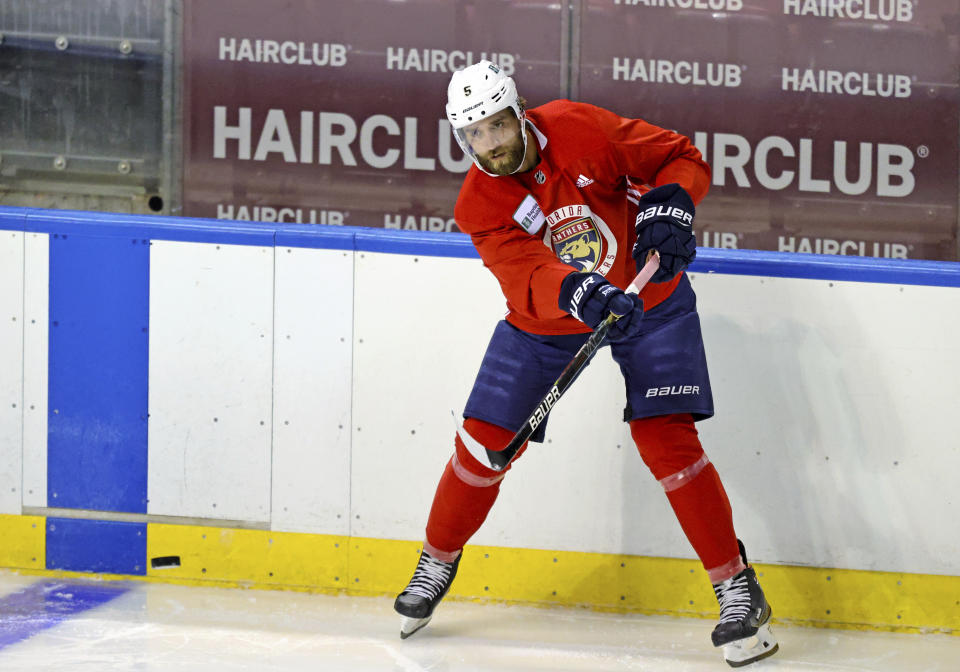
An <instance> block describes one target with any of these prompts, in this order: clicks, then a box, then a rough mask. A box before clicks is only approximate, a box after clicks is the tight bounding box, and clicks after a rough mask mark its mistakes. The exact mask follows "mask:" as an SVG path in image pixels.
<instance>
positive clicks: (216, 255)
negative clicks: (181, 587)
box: [0, 208, 960, 631]
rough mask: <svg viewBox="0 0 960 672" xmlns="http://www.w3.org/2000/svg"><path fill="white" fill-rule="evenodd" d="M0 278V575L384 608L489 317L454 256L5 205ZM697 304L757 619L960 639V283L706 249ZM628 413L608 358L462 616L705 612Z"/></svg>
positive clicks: (851, 264) (404, 244) (429, 242)
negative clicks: (9, 571) (351, 600)
mask: <svg viewBox="0 0 960 672" xmlns="http://www.w3.org/2000/svg"><path fill="white" fill-rule="evenodd" d="M7 234H9V236H8V235H7ZM8 238H9V240H8ZM0 259H3V260H5V261H4V264H3V265H2V266H0V273H2V274H3V277H4V283H3V284H2V285H0V311H4V312H2V313H0V318H2V319H3V322H0V343H2V345H3V346H4V347H3V349H2V350H0V353H2V354H0V358H2V359H0V364H2V367H3V372H4V375H3V377H2V378H0V395H6V396H10V397H11V399H12V400H11V401H10V402H9V403H6V402H4V405H5V406H4V407H3V408H0V488H2V490H0V513H3V514H8V515H5V516H3V517H2V519H0V520H2V524H3V526H4V527H3V531H4V535H3V537H4V538H5V539H16V540H17V541H15V542H13V543H12V544H11V546H10V548H8V549H6V550H5V552H6V555H5V556H3V558H2V560H3V561H2V562H0V565H6V566H10V567H18V568H22V569H27V570H43V569H46V570H51V571H60V572H67V573H69V572H74V571H79V572H96V573H102V574H119V575H131V576H140V577H142V578H144V579H145V580H171V581H184V582H217V583H224V584H231V585H246V586H256V587H282V588H292V589H300V590H318V591H346V592H356V593H358V594H389V593H392V592H396V591H397V590H398V589H399V588H400V587H402V585H403V584H404V583H405V582H406V579H407V578H408V576H409V573H410V572H411V570H412V568H413V566H414V564H415V562H416V552H417V549H418V545H417V544H418V543H419V542H418V540H420V539H422V535H423V528H424V525H425V521H426V515H427V512H428V511H429V507H430V502H431V499H432V495H433V490H434V487H435V484H436V480H437V478H438V477H439V475H440V473H441V472H442V470H443V467H444V465H445V463H446V461H447V460H448V459H449V456H450V454H451V452H452V436H453V431H454V417H457V418H459V416H460V412H461V410H462V407H463V404H464V402H465V400H466V397H467V395H468V393H469V390H470V387H471V385H472V382H473V377H474V375H475V373H476V369H477V367H478V366H479V363H480V360H481V358H482V355H483V351H484V348H485V346H486V343H487V341H488V339H489V337H490V334H491V332H492V329H493V327H494V325H495V324H496V322H497V320H498V319H500V318H501V317H502V315H503V312H504V306H503V300H502V297H501V295H500V292H499V287H498V285H497V283H496V281H495V279H494V278H493V277H492V276H491V274H490V273H489V272H488V271H487V270H486V269H484V267H483V265H482V263H481V262H480V260H479V259H478V258H477V256H476V253H475V252H474V251H473V249H472V247H471V246H470V244H469V241H468V240H467V239H466V237H464V236H460V235H433V234H417V233H409V232H389V231H379V230H368V229H351V228H349V227H343V228H339V227H306V226H295V225H267V224H256V223H234V222H219V221H207V220H186V219H176V218H152V217H128V216H121V215H104V214H102V213H101V214H93V213H75V212H65V211H39V210H23V209H13V208H0ZM7 276H9V278H7ZM98 278H99V280H98ZM691 279H692V282H693V285H694V288H695V289H696V291H697V294H698V297H699V309H700V313H701V320H702V323H703V329H704V334H705V339H706V344H707V352H708V358H709V361H710V366H711V378H712V382H713V387H714V394H715V398H716V406H717V415H716V417H715V418H713V419H711V420H709V421H707V422H704V423H701V425H700V426H699V429H700V432H701V437H702V440H703V443H704V446H705V448H706V450H707V453H708V455H709V456H710V459H711V461H712V462H713V463H714V464H716V465H717V468H718V470H719V471H720V473H721V475H722V477H723V479H724V483H725V486H726V488H727V491H728V494H729V496H730V500H731V503H732V506H733V509H734V517H735V521H736V524H737V530H738V533H739V535H740V536H741V537H742V538H744V539H745V541H746V542H747V546H748V551H749V552H750V555H751V558H752V559H753V560H755V561H756V562H757V563H758V567H759V568H760V569H761V571H762V572H763V573H764V579H763V583H764V587H765V589H766V590H767V592H768V593H769V594H770V596H771V601H773V602H774V605H775V608H776V614H777V616H778V617H779V618H782V619H788V620H797V621H803V622H815V623H827V624H837V625H845V626H851V627H880V628H895V629H897V628H899V629H905V630H924V629H944V630H948V631H960V615H958V612H957V605H956V596H957V595H960V579H958V577H957V576H956V573H957V572H956V566H955V562H954V560H953V559H954V558H955V557H956V555H957V553H958V551H960V548H958V544H960V540H958V539H957V538H955V535H949V534H946V535H945V534H943V533H942V531H943V530H952V529H954V527H955V521H956V519H957V516H958V513H960V511H958V510H957V509H958V507H960V505H958V503H957V502H956V501H955V500H953V499H951V498H950V497H949V493H950V492H951V491H952V486H953V484H952V481H951V478H950V477H951V474H953V473H956V472H957V470H958V469H960V450H958V446H957V441H956V440H955V438H954V436H953V432H952V428H951V426H950V424H948V422H945V421H944V418H948V417H949V410H950V409H952V408H956V407H958V405H960V392H958V390H957V388H956V386H955V384H953V380H954V379H955V376H949V375H947V376H944V375H943V372H944V371H947V372H949V371H960V348H958V346H957V344H956V342H955V339H954V338H952V336H951V335H952V334H956V333H958V328H960V318H958V316H960V290H958V286H960V270H958V265H957V264H948V263H936V262H908V261H889V260H887V261H884V260H876V259H873V260H868V259H848V258H842V257H833V258H830V257H819V256H814V255H790V254H776V253H750V252H745V251H720V250H711V249H701V250H700V256H699V259H698V261H697V263H696V264H695V266H694V267H693V268H692V269H691ZM97 282H99V283H100V284H99V285H98V284H97ZM137 283H140V284H139V285H138V284H137ZM88 286H89V287H94V288H96V287H99V289H91V290H90V291H88V292H86V293H84V292H82V291H80V289H82V288H83V287H88ZM137 287H143V288H144V290H143V298H142V299H141V300H134V299H131V298H130V297H131V296H136V295H135V294H133V295H132V294H131V292H134V291H135V290H136V288H137ZM132 303H133V304H136V305H130V304H132ZM111 311H113V312H115V313H117V315H118V318H117V320H116V321H115V322H113V321H111V319H110V315H111V314H112V313H111ZM8 313H10V314H8ZM60 315H65V316H66V318H65V319H60V318H59V317H58V316H60ZM13 318H17V319H13ZM10 325H16V326H14V327H13V328H11V326H10ZM51 334H53V337H51ZM85 339H86V340H85ZM87 340H88V341H89V342H87ZM110 344H113V348H114V349H113V350H111V349H110V347H108V346H110ZM88 352H90V353H93V354H92V355H91V358H93V361H94V362H99V365H98V366H96V367H94V368H93V369H92V370H89V371H88V370H86V369H85V368H84V367H89V366H90V362H88V361H86V360H87V358H86V357H85V356H84V353H88ZM110 352H116V353H117V360H118V361H113V359H111V358H110V357H109V354H110ZM139 353H144V355H143V356H145V362H144V363H143V364H141V363H140V362H141V361H142V360H141V359H138V358H139V357H140V356H141V355H140V354H139ZM94 355H96V357H99V358H100V359H99V360H97V359H96V357H94ZM144 367H146V368H144ZM8 372H11V373H12V375H10V374H9V373H8ZM97 386H99V387H97ZM97 389H102V390H106V392H104V393H103V394H97V393H96V392H95V390H97ZM48 395H49V400H53V401H54V404H53V405H49V400H48ZM111 395H112V396H111ZM17 397H19V399H17ZM111 399H112V400H113V401H111ZM61 400H62V401H61ZM14 404H15V405H14ZM59 406H64V408H59ZM622 407H623V388H622V382H621V381H620V378H619V372H618V371H617V368H616V366H615V365H614V364H613V362H612V360H611V359H610V357H609V354H608V352H607V351H606V350H602V351H601V352H600V353H599V354H598V356H597V358H596V359H595V361H594V362H593V363H591V366H590V367H588V369H587V370H586V372H585V373H584V375H583V376H582V378H581V379H580V380H579V381H578V382H577V384H576V385H575V386H573V388H571V390H570V392H569V393H568V394H567V395H566V396H565V397H564V399H563V400H562V401H561V402H560V403H559V404H558V405H557V409H556V411H555V413H554V414H553V415H552V416H551V418H550V421H549V427H548V431H547V439H546V442H545V443H543V444H542V445H533V446H531V448H530V449H529V450H528V451H527V453H526V454H525V456H524V457H523V459H522V460H520V461H519V462H518V463H517V464H516V466H515V468H514V470H513V471H512V473H511V475H510V476H509V477H508V478H507V479H506V481H505V482H504V485H503V488H502V492H501V495H500V498H499V501H498V504H497V506H496V507H494V510H493V511H492V513H491V515H490V517H489V519H488V520H487V522H486V524H485V525H484V527H483V528H482V530H481V531H480V532H479V533H478V534H477V535H476V536H475V538H474V539H473V540H472V545H471V546H470V547H469V548H468V550H467V555H466V558H467V559H466V560H465V561H464V563H463V565H462V569H461V575H460V577H459V578H458V580H457V584H456V585H455V587H454V592H453V594H455V595H457V596H459V597H463V598H467V599H495V600H504V601H512V602H527V603H538V604H565V605H584V606H590V607H593V608H598V609H609V610H624V611H647V612H658V613H659V612H663V613H684V614H687V613H689V614H695V615H703V616H710V615H712V614H714V612H715V610H716V605H715V601H714V598H713V596H712V594H711V591H710V588H709V585H708V584H707V582H706V579H705V577H704V575H703V572H702V569H701V568H700V567H699V563H698V562H697V561H696V560H694V559H692V558H693V555H692V553H691V551H690V548H689V545H688V543H687V541H686V539H685V538H684V537H683V535H682V532H681V531H680V529H679V526H678V525H677V524H676V521H675V519H674V517H673V514H672V511H671V510H670V508H669V505H668V503H667V501H666V498H665V497H664V496H663V494H662V491H661V489H660V488H659V486H658V485H657V484H656V482H655V481H654V480H653V479H652V478H651V477H650V475H649V473H648V472H647V470H646V468H645V467H644V465H643V464H642V462H641V460H640V459H639V456H638V455H637V454H636V452H635V448H634V447H633V445H632V441H631V439H630V436H629V432H628V429H627V426H626V425H625V424H624V423H622V422H621V420H620V414H621V410H622ZM451 412H452V414H451ZM143 416H145V417H143ZM141 431H142V436H144V437H145V442H141V440H140V439H139V438H138V437H140V436H141V434H140V433H139V432H141ZM64 498H66V500H67V501H64ZM18 514H32V515H30V516H29V517H28V518H23V520H29V521H31V522H30V525H29V526H27V525H21V524H18V521H20V520H21V516H20V515H18ZM38 521H39V530H40V533H39V535H38V532H37V528H36V527H33V525H35V524H37V522H38ZM51 527H52V528H53V529H51ZM38 536H40V537H42V539H39V540H38ZM39 542H42V543H39ZM91 548H93V550H92V551H91V550H90V549H91ZM31 558H40V560H36V559H33V560H31ZM157 558H161V559H163V560H162V561H161V562H160V563H158V564H157V565H156V566H154V562H153V561H154V560H155V559H157ZM171 558H177V561H176V563H174V562H173V561H172V560H171ZM38 563H39V565H38Z"/></svg>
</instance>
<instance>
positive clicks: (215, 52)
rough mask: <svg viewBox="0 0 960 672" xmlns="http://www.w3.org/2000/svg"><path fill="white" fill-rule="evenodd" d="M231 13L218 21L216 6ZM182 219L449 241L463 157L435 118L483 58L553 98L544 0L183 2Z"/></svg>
mask: <svg viewBox="0 0 960 672" xmlns="http://www.w3.org/2000/svg"><path fill="white" fill-rule="evenodd" d="M225 8H229V11H225ZM184 10H185V16H184V21H185V25H184V110H185V115H184V116H185V122H184V137H185V148H184V155H185V170H184V214H186V215H188V216H196V217H226V218H230V219H257V220H267V221H269V220H275V221H302V222H315V223H325V224H349V225H355V226H373V227H388V228H407V229H409V228H414V229H418V230H432V231H450V230H457V229H456V227H455V225H454V223H453V205H454V202H455V200H456V196H457V191H458V190H459V186H460V183H461V182H462V180H463V174H464V173H465V172H466V170H467V168H469V166H470V165H471V164H470V161H469V159H467V158H465V157H464V155H463V152H462V151H461V150H460V148H459V147H458V146H457V143H456V141H455V140H454V138H453V135H452V134H451V132H450V127H449V124H448V123H447V121H446V117H445V114H444V104H445V101H446V90H447V83H448V81H449V79H450V75H451V73H452V72H453V71H455V70H458V69H461V68H463V67H464V66H466V65H469V64H470V63H473V62H476V61H479V60H481V59H483V58H487V59H490V60H493V61H495V62H497V63H499V64H500V65H501V66H502V67H503V69H504V71H505V72H507V73H508V74H511V75H512V76H514V77H515V78H516V79H517V80H518V81H522V82H523V90H524V95H525V96H526V97H527V98H528V99H529V100H530V104H538V103H542V102H546V101H548V100H551V99H554V98H557V97H558V96H560V95H562V88H561V77H560V57H561V51H560V50H561V45H560V42H559V41H558V36H559V35H560V24H561V11H560V5H558V4H557V3H556V2H550V1H548V0H525V1H524V2H522V3H512V2H496V1H491V2H450V1H445V0H411V1H409V2H393V1H392V0H351V1H350V2H341V1H326V2H322V1H317V0H287V1H284V2H279V1H276V0H270V1H265V0H234V1H233V2H229V3H224V2H222V0H186V2H185V3H184Z"/></svg>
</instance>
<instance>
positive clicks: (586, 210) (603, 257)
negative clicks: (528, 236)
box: [543, 203, 617, 275]
mask: <svg viewBox="0 0 960 672" xmlns="http://www.w3.org/2000/svg"><path fill="white" fill-rule="evenodd" d="M546 224H547V226H545V227H544V229H545V230H544V232H543V244H544V245H546V246H547V247H548V248H550V249H552V250H553V253H554V254H556V255H557V257H559V258H560V260H561V261H563V262H564V263H565V264H569V265H570V266H573V267H574V268H576V269H577V270H578V271H581V272H586V273H592V272H596V273H599V274H600V275H606V274H607V271H609V270H610V269H611V268H613V262H614V261H616V259H617V239H616V237H615V236H614V235H613V232H612V231H611V230H610V227H609V226H607V223H606V222H604V221H603V218H602V217H600V216H599V215H598V214H597V213H595V212H592V211H591V210H590V206H588V205H587V204H586V203H573V204H569V205H563V206H560V207H559V208H557V209H556V210H554V211H553V212H551V213H550V214H549V215H547V217H546Z"/></svg>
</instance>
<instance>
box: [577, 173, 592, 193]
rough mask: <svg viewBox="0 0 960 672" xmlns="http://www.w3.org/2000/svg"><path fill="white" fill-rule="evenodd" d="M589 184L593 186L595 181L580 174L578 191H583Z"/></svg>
mask: <svg viewBox="0 0 960 672" xmlns="http://www.w3.org/2000/svg"><path fill="white" fill-rule="evenodd" d="M589 184H593V180H591V179H590V178H589V177H587V176H586V175H584V174H583V173H580V177H578V178H577V189H583V188H584V187H586V186H587V185H589Z"/></svg>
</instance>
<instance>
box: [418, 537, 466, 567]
mask: <svg viewBox="0 0 960 672" xmlns="http://www.w3.org/2000/svg"><path fill="white" fill-rule="evenodd" d="M423 550H424V551H426V552H427V553H429V554H430V557H432V558H436V559H437V560H442V561H443V562H453V561H454V560H456V559H457V556H458V555H460V553H461V551H441V550H440V549H439V548H437V547H436V546H433V545H432V544H431V543H430V542H429V541H427V540H426V539H424V540H423Z"/></svg>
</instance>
